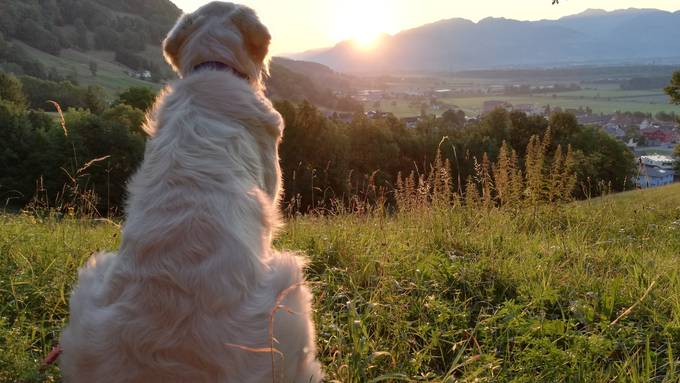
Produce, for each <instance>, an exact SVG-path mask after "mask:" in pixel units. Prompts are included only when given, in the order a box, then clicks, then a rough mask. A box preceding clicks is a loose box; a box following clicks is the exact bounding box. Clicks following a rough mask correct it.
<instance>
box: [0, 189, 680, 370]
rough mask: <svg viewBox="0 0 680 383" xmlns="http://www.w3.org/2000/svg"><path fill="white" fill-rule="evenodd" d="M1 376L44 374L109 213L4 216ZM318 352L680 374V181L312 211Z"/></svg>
mask: <svg viewBox="0 0 680 383" xmlns="http://www.w3.org/2000/svg"><path fill="white" fill-rule="evenodd" d="M0 222H1V224H0V382H17V381H18V382H42V381H59V372H58V370H57V368H56V367H51V368H48V369H46V370H40V369H39V361H40V359H41V358H43V357H44V356H45V355H46V354H47V352H48V351H49V350H50V349H51V347H52V346H53V345H54V343H55V341H56V338H57V337H58V334H59V330H60V328H61V327H62V326H63V325H64V321H65V320H66V313H67V299H68V294H69V291H70V289H71V287H72V285H73V283H74V281H75V278H76V269H77V267H78V265H80V264H82V263H83V262H84V261H85V259H86V258H87V257H88V255H89V254H90V253H92V252H93V251H97V250H101V249H113V248H115V247H116V246H117V244H118V241H119V236H118V234H119V231H120V228H119V227H118V226H117V225H116V224H114V223H111V222H106V221H101V222H99V221H97V222H95V221H85V220H77V219H69V218H64V219H61V220H58V219H56V218H49V217H48V218H36V217H35V216H33V215H20V216H16V215H4V216H0ZM276 246H277V247H278V248H285V249H294V250H302V251H304V252H306V254H307V255H308V256H309V257H310V259H311V264H310V266H309V269H308V276H309V279H310V280H311V281H312V282H313V284H312V287H313V290H314V294H315V307H316V315H315V320H316V324H317V333H318V345H319V349H320V358H321V360H322V362H323V364H324V366H325V369H326V371H327V374H328V377H329V379H334V381H340V382H378V381H388V382H396V381H429V382H454V381H461V382H669V383H670V382H678V381H679V379H680V357H679V356H680V184H675V185H672V186H668V187H664V188H659V189H654V190H647V191H633V192H629V193H624V194H619V195H612V196H608V197H604V198H600V199H593V200H588V201H582V202H577V203H572V204H568V205H563V206H544V207H538V208H529V207H527V208H518V209H512V210H510V209H507V210H506V209H503V210H491V211H477V210H474V211H473V210H469V209H465V208H461V207H458V208H451V207H447V208H439V209H435V208H422V209H418V210H414V211H405V212H400V213H398V214H396V215H390V216H384V215H382V214H373V215H369V216H366V215H356V214H338V215H335V216H327V217H321V216H307V217H299V218H295V219H293V220H291V221H289V222H287V225H286V228H285V230H284V232H283V233H282V235H281V236H280V238H279V239H278V240H277V242H276Z"/></svg>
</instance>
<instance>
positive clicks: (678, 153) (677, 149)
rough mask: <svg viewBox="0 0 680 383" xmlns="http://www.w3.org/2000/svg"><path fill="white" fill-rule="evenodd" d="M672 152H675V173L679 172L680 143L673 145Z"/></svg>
mask: <svg viewBox="0 0 680 383" xmlns="http://www.w3.org/2000/svg"><path fill="white" fill-rule="evenodd" d="M673 154H675V174H680V144H678V145H677V146H676V147H675V150H674V151H673Z"/></svg>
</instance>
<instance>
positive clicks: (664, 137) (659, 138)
mask: <svg viewBox="0 0 680 383" xmlns="http://www.w3.org/2000/svg"><path fill="white" fill-rule="evenodd" d="M640 133H642V135H643V136H644V137H645V139H647V144H648V145H651V146H658V145H664V144H670V143H672V142H673V141H674V140H675V139H676V137H675V133H674V132H673V130H669V129H662V128H654V127H651V128H647V129H640Z"/></svg>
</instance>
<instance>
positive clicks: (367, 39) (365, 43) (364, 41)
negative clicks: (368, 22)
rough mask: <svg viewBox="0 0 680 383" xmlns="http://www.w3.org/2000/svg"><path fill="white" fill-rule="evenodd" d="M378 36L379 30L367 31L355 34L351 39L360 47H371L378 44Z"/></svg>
mask: <svg viewBox="0 0 680 383" xmlns="http://www.w3.org/2000/svg"><path fill="white" fill-rule="evenodd" d="M379 38H380V32H375V31H367V32H362V33H359V34H356V35H355V36H354V37H353V38H352V41H353V42H354V44H355V45H356V46H357V48H360V49H371V48H374V47H375V46H376V45H378V40H379Z"/></svg>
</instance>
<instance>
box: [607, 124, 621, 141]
mask: <svg viewBox="0 0 680 383" xmlns="http://www.w3.org/2000/svg"><path fill="white" fill-rule="evenodd" d="M602 130H603V131H604V132H605V133H607V134H608V135H610V136H612V137H614V138H617V139H619V140H621V139H623V138H624V137H625V136H626V132H624V131H623V129H621V126H620V125H619V124H616V123H614V122H609V123H607V124H605V125H604V126H603V127H602Z"/></svg>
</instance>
